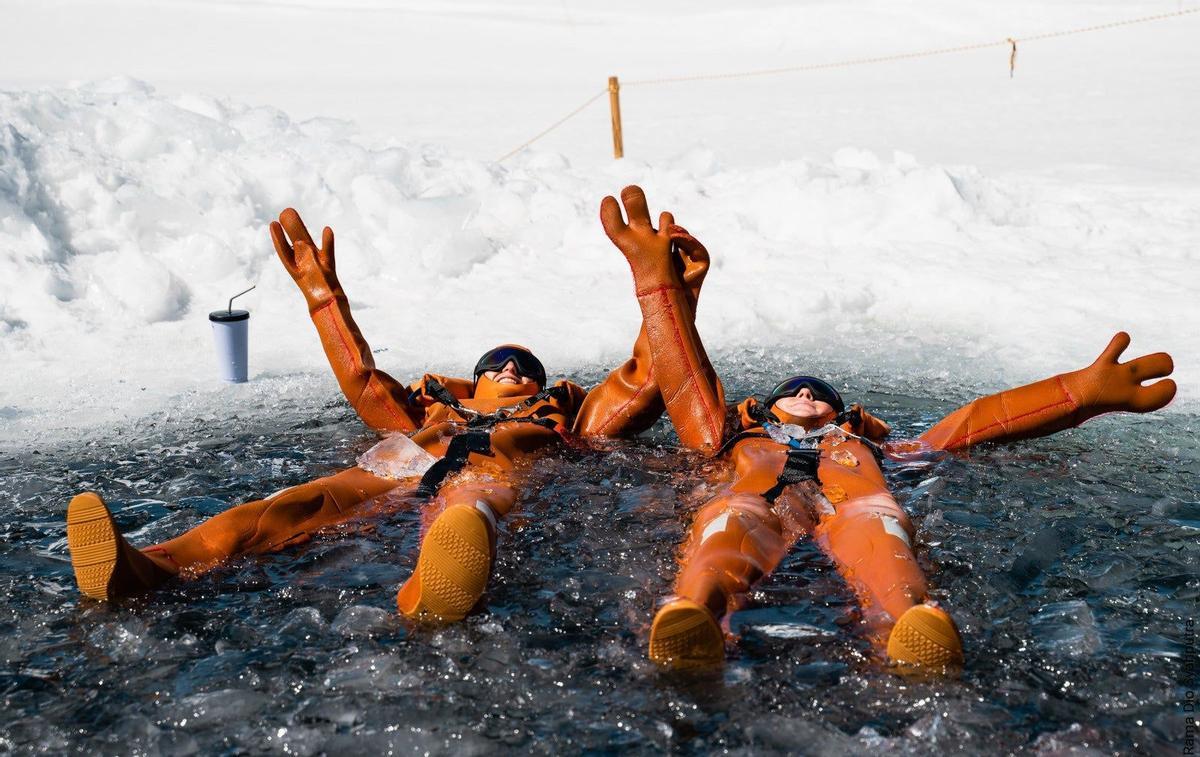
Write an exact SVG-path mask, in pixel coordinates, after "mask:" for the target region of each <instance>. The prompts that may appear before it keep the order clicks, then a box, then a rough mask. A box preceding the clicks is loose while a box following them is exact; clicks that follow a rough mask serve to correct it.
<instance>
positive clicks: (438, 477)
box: [417, 431, 493, 497]
mask: <svg viewBox="0 0 1200 757" xmlns="http://www.w3.org/2000/svg"><path fill="white" fill-rule="evenodd" d="M472 452H476V453H478V454H480V455H487V456H488V457H492V456H493V452H492V435H491V434H490V433H488V432H486V431H468V432H466V433H464V434H459V435H458V436H456V437H454V438H452V439H451V440H450V444H449V445H447V447H446V454H445V455H444V456H442V459H441V460H438V461H437V462H436V463H434V464H433V465H431V466H429V470H427V471H425V475H424V476H421V483H419V484H417V494H418V495H419V496H421V497H432V496H433V495H434V494H437V490H438V488H439V487H441V485H442V482H443V481H445V480H446V477H447V476H449V475H450V474H451V473H457V472H458V471H460V470H462V469H463V466H465V465H466V464H467V457H468V456H469V455H470V454H471V453H472Z"/></svg>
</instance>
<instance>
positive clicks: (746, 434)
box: [713, 431, 771, 457]
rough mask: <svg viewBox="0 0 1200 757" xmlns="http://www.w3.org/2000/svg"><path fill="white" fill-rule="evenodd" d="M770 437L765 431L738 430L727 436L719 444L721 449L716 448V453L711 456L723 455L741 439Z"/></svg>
mask: <svg viewBox="0 0 1200 757" xmlns="http://www.w3.org/2000/svg"><path fill="white" fill-rule="evenodd" d="M770 438H771V437H770V436H769V435H768V434H767V433H766V432H765V431H740V432H738V433H736V434H734V435H733V436H731V437H729V440H728V441H727V442H725V443H724V444H722V445H721V449H719V450H717V452H716V454H714V455H713V457H720V456H721V455H724V454H725V453H726V452H728V451H729V450H731V449H733V448H734V447H735V446H736V445H737V443H738V442H740V441H742V440H743V439H770Z"/></svg>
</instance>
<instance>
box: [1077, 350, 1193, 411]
mask: <svg viewBox="0 0 1200 757" xmlns="http://www.w3.org/2000/svg"><path fill="white" fill-rule="evenodd" d="M1127 347H1129V334H1126V333H1125V332H1124V331H1119V332H1117V334H1116V335H1115V336H1113V338H1112V340H1111V341H1110V342H1109V343H1108V346H1107V347H1105V348H1104V352H1102V353H1100V357H1098V358H1096V361H1095V362H1094V363H1092V364H1091V365H1089V366H1088V367H1087V368H1084V369H1082V370H1078V371H1073V372H1071V373H1064V374H1063V376H1062V380H1063V383H1064V384H1065V385H1066V387H1067V390H1068V391H1069V392H1070V393H1071V396H1072V398H1074V399H1075V401H1076V402H1078V403H1079V406H1080V409H1081V410H1083V411H1084V412H1085V413H1086V417H1089V418H1090V417H1092V416H1096V415H1100V414H1101V413H1109V412H1113V411H1116V410H1124V411H1126V412H1130V413H1149V412H1152V411H1154V410H1158V409H1159V408H1161V407H1165V406H1166V404H1167V403H1168V402H1170V401H1171V399H1172V398H1173V397H1174V396H1175V389H1176V386H1175V382H1174V381H1172V380H1171V379H1166V380H1164V381H1156V382H1154V383H1153V384H1150V385H1149V386H1142V384H1143V382H1146V381H1149V380H1150V379H1156V378H1163V377H1164V376H1169V375H1171V371H1172V370H1174V369H1175V364H1174V362H1173V361H1172V360H1171V356H1170V355H1168V354H1167V353H1165V352H1156V353H1154V354H1153V355H1143V356H1142V357H1139V358H1134V359H1133V360H1130V361H1129V362H1128V363H1119V362H1117V361H1118V359H1119V358H1120V357H1121V353H1123V352H1125V349H1126V348H1127Z"/></svg>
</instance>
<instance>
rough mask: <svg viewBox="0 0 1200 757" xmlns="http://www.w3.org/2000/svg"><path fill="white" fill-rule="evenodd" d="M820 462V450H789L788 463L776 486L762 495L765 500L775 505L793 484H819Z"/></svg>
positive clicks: (780, 473)
mask: <svg viewBox="0 0 1200 757" xmlns="http://www.w3.org/2000/svg"><path fill="white" fill-rule="evenodd" d="M820 462H821V450H819V449H789V450H788V453H787V462H786V463H784V464H783V470H782V471H780V472H779V478H777V479H775V485H774V486H772V487H771V488H770V489H767V490H766V491H765V492H763V493H762V496H763V499H765V500H766V501H768V502H770V503H771V504H775V500H776V499H777V498H778V497H779V495H780V494H782V493H783V490H784V489H786V488H787V487H789V486H791V485H792V484H798V483H801V482H802V481H818V482H819V479H818V478H817V465H818V464H819V463H820Z"/></svg>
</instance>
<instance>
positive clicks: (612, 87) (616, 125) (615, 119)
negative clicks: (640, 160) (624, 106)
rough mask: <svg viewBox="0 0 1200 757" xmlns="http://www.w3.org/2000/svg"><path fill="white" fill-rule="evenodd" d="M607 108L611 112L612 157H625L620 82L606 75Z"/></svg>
mask: <svg viewBox="0 0 1200 757" xmlns="http://www.w3.org/2000/svg"><path fill="white" fill-rule="evenodd" d="M608 109H609V110H610V111H611V112H612V133H613V157H614V158H623V157H625V141H624V139H623V138H622V137H621V84H620V82H618V81H617V77H615V76H610V77H608Z"/></svg>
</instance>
